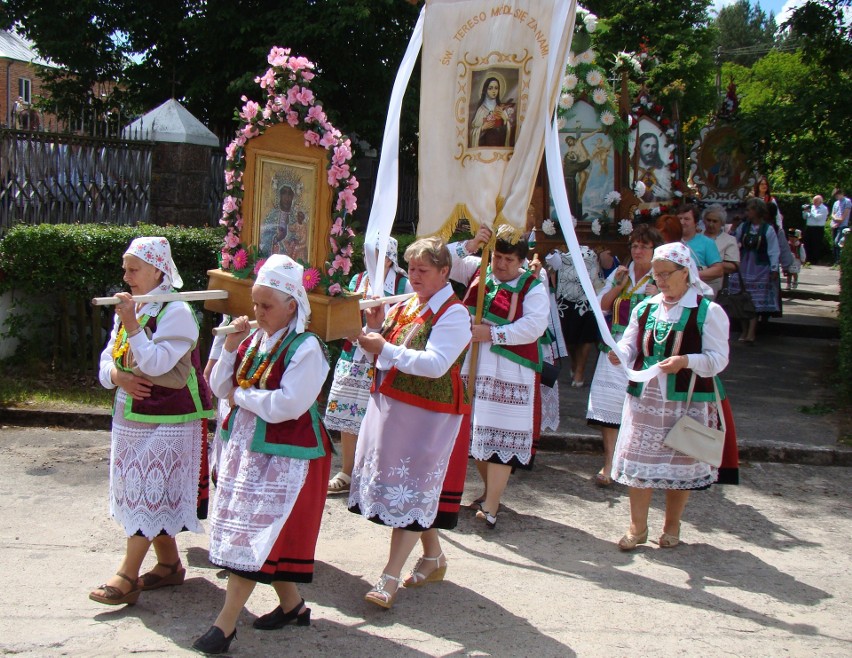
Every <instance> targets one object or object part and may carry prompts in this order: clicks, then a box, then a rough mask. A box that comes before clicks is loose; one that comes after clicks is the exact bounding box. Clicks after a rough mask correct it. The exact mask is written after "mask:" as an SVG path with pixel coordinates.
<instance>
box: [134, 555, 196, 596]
mask: <svg viewBox="0 0 852 658" xmlns="http://www.w3.org/2000/svg"><path fill="white" fill-rule="evenodd" d="M157 566H158V567H162V568H163V569H168V570H169V571H170V573H167V574H166V575H165V576H161V575H160V574H158V573H154V572H153V571H149V572H148V573H143V574H142V575H141V576H139V588H140V589H141V590H142V591H143V592H147V591H148V590H152V589H160V588H161V587H171V586H172V585H183V581H184V578H186V569H184V568H183V567H181V565H180V560H178V561H177V562H175V563H174V564H163V563H162V562H157Z"/></svg>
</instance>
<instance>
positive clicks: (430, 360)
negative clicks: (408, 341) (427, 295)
mask: <svg viewBox="0 0 852 658" xmlns="http://www.w3.org/2000/svg"><path fill="white" fill-rule="evenodd" d="M545 320H546V318H545ZM470 338H471V333H470V313H468V311H467V309H466V308H465V307H464V306H462V305H461V304H454V305H453V306H451V307H450V308H448V309H447V310H446V311H445V312H444V314H443V315H442V316H441V318H440V319H439V320H438V322H437V324H435V325H434V326H433V327H432V331H431V333H430V334H429V340H428V341H427V343H426V347H425V349H423V350H412V349H407V348H406V347H404V346H402V345H393V344H391V343H385V345H384V347H383V348H382V351H381V353H380V354H379V358H378V360H377V362H376V365H377V366H378V367H379V368H381V369H382V370H390V368H392V367H394V366H396V367H397V368H398V369H399V370H400V372H404V373H407V374H409V375H419V376H421V377H430V378H433V379H434V378H437V377H440V376H441V375H443V374H444V373H446V372H447V371H448V370H449V369H450V366H451V365H452V364H453V362H454V361H455V360H456V359H458V358H459V355H460V354H461V353H462V350H464V348H465V347H467V345H468V344H469V343H470Z"/></svg>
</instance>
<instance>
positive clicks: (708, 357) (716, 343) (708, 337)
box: [625, 302, 730, 377]
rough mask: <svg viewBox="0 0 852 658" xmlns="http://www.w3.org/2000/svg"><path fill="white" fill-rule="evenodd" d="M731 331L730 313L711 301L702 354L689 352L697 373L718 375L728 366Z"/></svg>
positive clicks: (704, 331) (702, 338)
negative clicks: (729, 334)
mask: <svg viewBox="0 0 852 658" xmlns="http://www.w3.org/2000/svg"><path fill="white" fill-rule="evenodd" d="M631 320H632V318H631ZM631 324H632V321H631ZM729 331H730V321H729V320H728V315H727V314H726V313H725V311H724V309H723V308H722V307H721V306H719V305H718V304H716V303H713V302H711V303H710V306H709V307H708V309H707V316H706V317H705V318H704V328H703V330H702V334H701V354H687V359H688V360H689V367H690V368H691V369H692V370H694V371H695V374H696V375H698V376H699V377H712V376H713V375H718V374H719V373H720V372H722V371H723V370H724V369H725V368H726V367H727V366H728V353H729V347H730V346H729V343H728V333H729ZM625 336H626V334H625ZM634 340H635V339H634Z"/></svg>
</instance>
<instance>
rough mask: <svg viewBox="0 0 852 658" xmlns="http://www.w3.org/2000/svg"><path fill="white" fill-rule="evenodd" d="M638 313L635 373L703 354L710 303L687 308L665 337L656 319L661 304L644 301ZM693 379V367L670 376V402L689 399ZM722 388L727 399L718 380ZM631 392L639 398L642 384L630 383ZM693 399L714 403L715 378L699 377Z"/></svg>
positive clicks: (722, 394)
mask: <svg viewBox="0 0 852 658" xmlns="http://www.w3.org/2000/svg"><path fill="white" fill-rule="evenodd" d="M641 303H642V306H640V307H639V311H638V322H639V332H638V334H637V339H636V347H637V352H638V356H637V357H636V361H635V363H634V364H633V369H634V370H644V369H645V368H650V367H651V366H652V365H654V364H656V363H659V362H660V361H662V360H664V359H667V358H668V357H670V356H678V355H681V354H699V353H700V352H701V334H702V333H703V331H704V320H705V318H706V317H707V309H708V308H709V307H710V300H709V299H706V298H704V297H701V296H699V297H698V306H697V307H695V308H684V309H683V311H682V313H681V315H680V319H679V320H678V321H677V322H676V323H674V324H673V325H672V326H671V328H670V329H669V330H668V331H667V332H666V334H665V336H660V335H658V331H659V329H660V326H659V325H658V323H657V322H656V321H655V319H654V313H655V312H656V310H657V308H658V306H659V305H658V304H651V303H649V302H648V301H643V302H641ZM691 378H692V369H691V368H682V369H681V370H680V371H678V372H677V373H675V374H670V375H667V376H666V399H668V400H686V397H687V393H688V391H689V380H690V379H691ZM715 379H716V386H718V387H719V397H720V398H724V397H725V389H724V387H723V386H722V382H721V380H720V379H719V378H718V377H716V378H715ZM627 392H628V393H629V394H630V395H633V396H636V397H639V396H641V395H642V383H640V382H634V381H631V382H629V384H628V386H627ZM692 399H693V400H695V401H696V402H713V401H715V400H716V394H715V393H714V392H713V378H711V377H700V376H697V377H696V378H695V389H694V391H693V394H692Z"/></svg>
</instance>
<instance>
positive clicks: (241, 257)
mask: <svg viewBox="0 0 852 658" xmlns="http://www.w3.org/2000/svg"><path fill="white" fill-rule="evenodd" d="M246 265H248V253H247V252H246V250H245V249H240V250H239V251H238V252H237V253H235V254H234V269H235V270H241V269H243V268H244V267H245V266H246Z"/></svg>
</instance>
